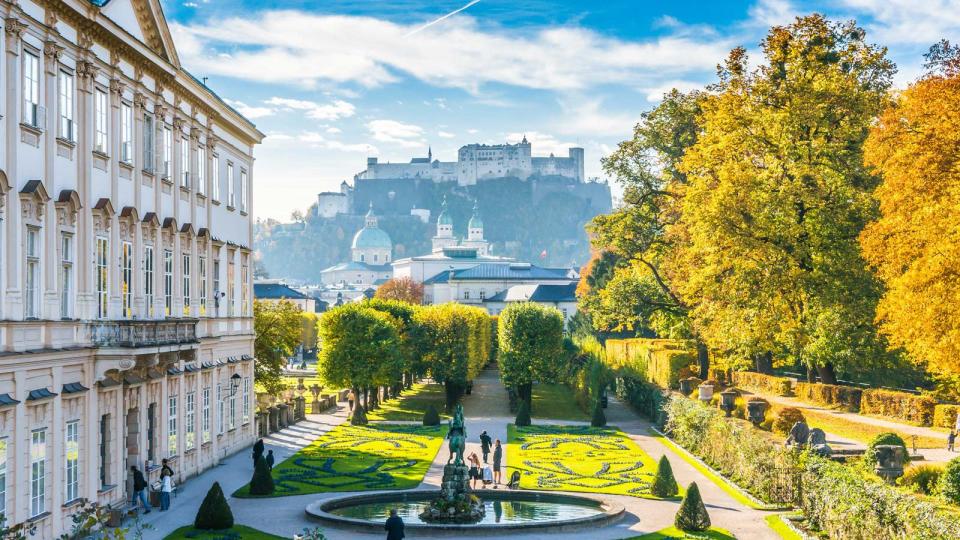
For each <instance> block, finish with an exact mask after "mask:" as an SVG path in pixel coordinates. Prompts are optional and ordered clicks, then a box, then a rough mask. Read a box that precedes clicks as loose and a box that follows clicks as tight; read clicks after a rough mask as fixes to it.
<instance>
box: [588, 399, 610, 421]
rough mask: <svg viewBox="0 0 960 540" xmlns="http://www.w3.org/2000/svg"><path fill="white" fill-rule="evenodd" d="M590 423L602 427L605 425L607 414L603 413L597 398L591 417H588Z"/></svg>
mask: <svg viewBox="0 0 960 540" xmlns="http://www.w3.org/2000/svg"><path fill="white" fill-rule="evenodd" d="M590 425H591V426H593V427H604V426H606V425H607V415H605V414H603V407H602V406H600V400H599V399H598V400H597V402H596V404H594V406H593V418H591V419H590Z"/></svg>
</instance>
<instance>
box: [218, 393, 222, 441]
mask: <svg viewBox="0 0 960 540" xmlns="http://www.w3.org/2000/svg"><path fill="white" fill-rule="evenodd" d="M217 435H223V389H221V388H220V385H219V384H218V385H217Z"/></svg>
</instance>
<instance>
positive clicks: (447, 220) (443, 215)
mask: <svg viewBox="0 0 960 540" xmlns="http://www.w3.org/2000/svg"><path fill="white" fill-rule="evenodd" d="M437 225H449V226H451V227H452V226H453V218H452V217H450V214H449V213H448V212H447V196H446V195H444V196H443V204H442V205H440V215H439V216H437Z"/></svg>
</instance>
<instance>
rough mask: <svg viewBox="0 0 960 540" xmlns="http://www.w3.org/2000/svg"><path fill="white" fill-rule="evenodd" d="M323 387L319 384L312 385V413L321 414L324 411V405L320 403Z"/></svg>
mask: <svg viewBox="0 0 960 540" xmlns="http://www.w3.org/2000/svg"><path fill="white" fill-rule="evenodd" d="M321 390H323V387H322V386H320V385H319V384H314V385H311V386H310V393H311V394H313V401H312V402H310V414H320V413H322V412H323V406H322V405H321V403H320V391H321Z"/></svg>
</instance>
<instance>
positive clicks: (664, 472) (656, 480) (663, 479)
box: [650, 455, 680, 499]
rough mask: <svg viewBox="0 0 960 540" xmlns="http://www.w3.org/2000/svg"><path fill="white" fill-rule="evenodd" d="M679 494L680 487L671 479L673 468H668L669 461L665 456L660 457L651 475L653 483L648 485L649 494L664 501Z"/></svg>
mask: <svg viewBox="0 0 960 540" xmlns="http://www.w3.org/2000/svg"><path fill="white" fill-rule="evenodd" d="M679 492H680V487H679V486H678V485H677V480H676V479H675V478H674V477H673V467H671V466H670V460H668V459H667V456H665V455H664V456H660V461H659V462H657V471H656V473H655V474H654V475H653V482H651V483H650V493H652V494H653V495H654V496H656V497H661V498H664V499H666V498H669V497H675V496H676V495H677V493H679Z"/></svg>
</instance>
